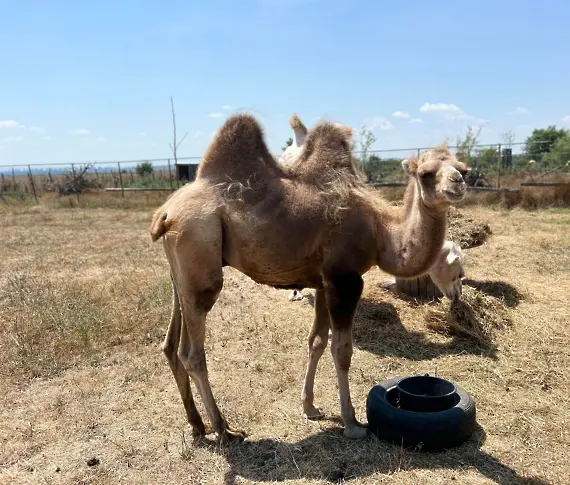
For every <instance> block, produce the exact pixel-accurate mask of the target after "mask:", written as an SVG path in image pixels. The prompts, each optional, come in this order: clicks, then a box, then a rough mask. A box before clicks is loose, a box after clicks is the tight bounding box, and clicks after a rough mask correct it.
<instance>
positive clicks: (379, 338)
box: [353, 298, 498, 361]
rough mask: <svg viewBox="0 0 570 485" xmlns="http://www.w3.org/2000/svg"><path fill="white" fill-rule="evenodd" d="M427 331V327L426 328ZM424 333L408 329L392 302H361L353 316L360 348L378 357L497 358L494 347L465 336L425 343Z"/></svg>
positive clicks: (424, 358)
mask: <svg viewBox="0 0 570 485" xmlns="http://www.w3.org/2000/svg"><path fill="white" fill-rule="evenodd" d="M426 332H427V327H426ZM426 332H417V331H413V330H408V329H407V328H406V327H405V326H404V325H403V324H402V321H401V320H400V317H399V316H398V311H397V310H396V308H395V307H394V305H392V304H391V303H387V302H382V301H376V300H369V299H366V298H364V299H362V300H361V301H360V305H359V308H358V311H357V313H356V315H355V317H354V326H353V339H354V343H355V345H356V346H357V347H358V348H359V349H361V350H366V351H367V352H371V353H373V354H375V355H379V356H393V357H404V358H406V359H410V360H414V361H421V360H431V359H434V358H436V357H438V356H441V355H450V354H451V355H455V354H460V353H470V354H474V355H484V356H486V357H489V358H491V359H497V358H498V357H497V347H496V346H495V345H494V344H493V343H492V342H491V341H482V340H480V339H475V338H472V337H469V336H466V335H459V334H458V335H452V336H451V339H450V340H448V341H446V342H433V341H430V340H428V338H427V337H426V335H427V333H426Z"/></svg>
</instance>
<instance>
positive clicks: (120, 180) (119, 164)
mask: <svg viewBox="0 0 570 485" xmlns="http://www.w3.org/2000/svg"><path fill="white" fill-rule="evenodd" d="M117 168H118V169H119V182H120V183H121V197H123V198H124V197H125V187H123V174H122V173H121V162H117Z"/></svg>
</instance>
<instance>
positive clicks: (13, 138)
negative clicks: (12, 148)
mask: <svg viewBox="0 0 570 485" xmlns="http://www.w3.org/2000/svg"><path fill="white" fill-rule="evenodd" d="M23 139H24V137H23V136H22V135H18V136H5V137H4V138H0V145H3V144H4V143H17V142H20V141H22V140H23Z"/></svg>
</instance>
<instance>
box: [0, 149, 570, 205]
mask: <svg viewBox="0 0 570 485" xmlns="http://www.w3.org/2000/svg"><path fill="white" fill-rule="evenodd" d="M523 145H524V144H523V143H514V144H512V145H510V146H508V147H505V146H503V145H501V144H486V145H477V146H473V147H471V148H470V149H469V152H468V153H467V155H466V158H467V162H468V164H469V165H470V166H471V167H472V168H474V169H476V170H477V171H479V172H481V173H483V174H484V179H485V180H486V182H487V183H485V184H481V185H486V188H487V189H489V188H490V189H502V188H507V189H517V188H520V187H521V186H522V187H530V186H535V187H555V186H556V185H555V184H557V183H560V180H556V178H557V177H558V178H560V176H561V175H562V177H563V178H564V181H567V180H568V179H569V178H570V153H557V154H552V153H546V154H545V153H538V152H537V153H530V154H529V153H525V152H524V151H523V150H522V147H523ZM449 148H450V150H452V151H453V152H457V150H458V147H456V146H450V147H449ZM429 149H430V147H416V148H397V149H381V150H370V151H359V150H357V151H355V152H354V155H355V157H356V158H357V159H358V160H359V163H360V167H361V168H362V170H363V171H364V172H365V173H366V175H367V178H368V180H369V182H370V183H371V184H372V185H374V186H376V187H401V186H403V185H405V184H406V183H407V176H406V175H405V174H404V172H403V170H402V168H401V161H402V160H403V159H404V158H409V157H414V156H416V157H417V156H420V155H421V154H422V153H423V152H424V151H426V150H429ZM200 160H201V157H197V156H193V157H179V158H178V159H177V163H174V160H172V159H169V158H154V159H145V160H120V161H83V162H69V163H65V162H56V163H30V164H27V165H0V197H1V198H2V199H4V197H5V196H10V197H26V196H28V197H35V198H36V199H37V198H38V197H40V196H42V195H43V194H45V193H46V192H58V191H59V192H60V193H62V187H65V185H66V184H69V182H70V181H71V180H73V178H74V177H76V176H77V174H78V173H82V172H85V173H84V176H85V179H86V180H87V181H88V182H89V185H90V186H92V187H93V188H98V189H104V190H106V191H108V192H120V193H121V195H122V196H123V197H124V196H125V193H128V192H141V191H157V192H158V191H172V190H175V189H177V188H178V187H180V186H181V185H182V184H183V183H184V180H183V178H184V175H185V174H186V179H188V180H192V179H193V173H194V172H195V170H190V172H191V173H188V168H186V169H183V168H184V167H194V168H195V167H196V166H197V164H198V163H199V161H200ZM145 165H146V169H144V167H143V166H145ZM549 175H550V176H553V177H554V178H555V179H554V180H552V179H547V176H549ZM63 193H64V194H65V195H68V194H69V192H67V193H66V192H65V191H64V192H63ZM71 193H73V191H71ZM4 200H5V199H4Z"/></svg>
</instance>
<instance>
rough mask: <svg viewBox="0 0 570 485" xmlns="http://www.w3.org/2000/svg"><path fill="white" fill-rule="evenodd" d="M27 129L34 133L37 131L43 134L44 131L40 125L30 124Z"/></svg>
mask: <svg viewBox="0 0 570 485" xmlns="http://www.w3.org/2000/svg"><path fill="white" fill-rule="evenodd" d="M28 129H29V130H30V131H33V132H34V133H39V134H40V135H44V134H45V132H46V130H44V129H43V128H42V127H41V126H30V127H29V128H28Z"/></svg>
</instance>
